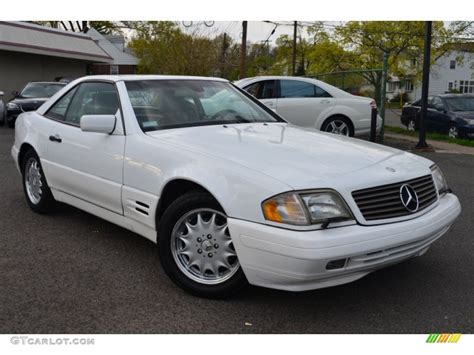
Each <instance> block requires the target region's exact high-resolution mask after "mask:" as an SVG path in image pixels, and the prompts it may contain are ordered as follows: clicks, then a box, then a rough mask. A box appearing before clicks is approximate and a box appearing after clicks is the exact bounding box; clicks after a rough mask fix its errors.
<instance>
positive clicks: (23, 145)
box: [18, 142, 38, 173]
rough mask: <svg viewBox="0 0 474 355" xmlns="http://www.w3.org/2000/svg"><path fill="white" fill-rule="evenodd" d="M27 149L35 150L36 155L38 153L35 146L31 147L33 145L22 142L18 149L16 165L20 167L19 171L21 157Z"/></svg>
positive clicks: (21, 166)
mask: <svg viewBox="0 0 474 355" xmlns="http://www.w3.org/2000/svg"><path fill="white" fill-rule="evenodd" d="M29 150H32V151H33V152H35V154H36V155H38V153H37V152H36V150H35V148H33V146H32V145H31V144H30V143H27V142H25V143H23V144H22V145H21V146H20V150H19V151H18V167H19V168H20V171H21V170H22V169H23V159H24V157H25V154H26V152H28V151H29ZM22 173H23V171H22Z"/></svg>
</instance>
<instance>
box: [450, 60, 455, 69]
mask: <svg viewBox="0 0 474 355" xmlns="http://www.w3.org/2000/svg"><path fill="white" fill-rule="evenodd" d="M449 69H456V61H455V60H451V61H450V62H449Z"/></svg>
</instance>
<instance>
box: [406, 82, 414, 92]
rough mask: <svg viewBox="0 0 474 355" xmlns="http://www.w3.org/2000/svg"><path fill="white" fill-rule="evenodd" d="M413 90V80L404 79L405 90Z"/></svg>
mask: <svg viewBox="0 0 474 355" xmlns="http://www.w3.org/2000/svg"><path fill="white" fill-rule="evenodd" d="M411 91H413V81H412V80H411V79H406V80H405V92H411Z"/></svg>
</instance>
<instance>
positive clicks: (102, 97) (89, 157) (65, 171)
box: [46, 82, 125, 214]
mask: <svg viewBox="0 0 474 355" xmlns="http://www.w3.org/2000/svg"><path fill="white" fill-rule="evenodd" d="M66 96H68V97H66ZM66 96H64V97H63V98H64V100H60V101H59V102H58V103H57V104H55V105H54V106H52V108H51V109H50V110H49V111H48V112H47V113H46V115H47V116H48V117H50V118H52V119H55V120H56V121H57V123H56V125H55V126H54V127H53V128H52V130H51V133H50V137H49V141H48V160H49V165H50V167H49V171H50V174H49V175H48V182H49V184H50V186H51V188H53V189H56V190H59V191H61V192H64V193H67V194H69V195H72V196H74V197H77V198H80V199H82V200H84V201H87V202H90V203H92V204H94V205H97V206H99V207H102V208H105V209H107V210H110V211H112V212H115V213H119V214H123V209H122V203H121V187H122V181H123V176H122V171H123V158H124V149H125V135H124V132H123V126H122V121H121V114H120V112H121V111H120V109H119V99H118V94H117V90H116V88H115V84H114V83H109V82H84V83H81V84H79V85H78V86H77V87H75V88H74V89H73V90H71V91H70V92H69V93H68V94H66ZM66 101H67V102H66ZM94 114H96V115H116V118H117V124H116V126H115V127H116V128H115V130H114V132H113V133H112V134H103V133H93V132H84V131H82V130H81V128H80V119H81V117H82V116H83V115H94Z"/></svg>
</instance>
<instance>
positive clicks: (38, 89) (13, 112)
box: [5, 82, 66, 128]
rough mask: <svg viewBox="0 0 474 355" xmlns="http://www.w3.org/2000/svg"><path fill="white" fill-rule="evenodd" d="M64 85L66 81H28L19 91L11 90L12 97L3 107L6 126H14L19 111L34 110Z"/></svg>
mask: <svg viewBox="0 0 474 355" xmlns="http://www.w3.org/2000/svg"><path fill="white" fill-rule="evenodd" d="M65 85H66V83H58V82H30V83H28V84H26V86H25V87H24V89H23V90H21V92H20V93H18V92H15V91H14V92H12V95H13V99H12V100H10V102H8V103H7V104H6V107H5V108H6V121H7V125H8V127H10V128H13V127H15V121H16V118H17V117H18V115H19V114H20V113H22V112H26V111H35V110H36V109H38V108H39V107H40V106H41V105H42V104H43V103H45V102H46V101H47V100H48V99H49V98H50V97H51V96H53V95H54V94H55V93H57V92H58V91H59V90H61V89H62V88H63V87H64V86H65Z"/></svg>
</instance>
